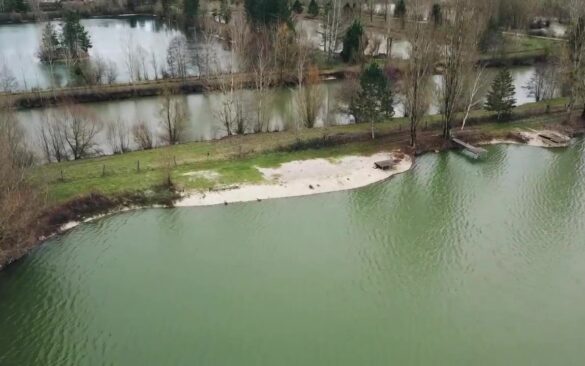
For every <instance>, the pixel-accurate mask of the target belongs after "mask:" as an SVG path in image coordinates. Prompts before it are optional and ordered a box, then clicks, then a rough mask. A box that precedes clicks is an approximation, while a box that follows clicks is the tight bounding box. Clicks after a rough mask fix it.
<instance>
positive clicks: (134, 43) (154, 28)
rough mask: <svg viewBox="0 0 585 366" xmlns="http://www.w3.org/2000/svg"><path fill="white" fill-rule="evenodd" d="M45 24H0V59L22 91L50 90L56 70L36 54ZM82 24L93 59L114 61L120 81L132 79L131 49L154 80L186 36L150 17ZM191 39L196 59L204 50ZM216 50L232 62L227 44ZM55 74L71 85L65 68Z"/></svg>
mask: <svg viewBox="0 0 585 366" xmlns="http://www.w3.org/2000/svg"><path fill="white" fill-rule="evenodd" d="M45 24H46V23H44V22H39V23H25V24H8V25H1V26H0V61H2V62H3V63H4V64H6V65H7V66H8V67H9V68H10V70H11V71H12V73H13V74H14V76H15V77H16V79H17V82H18V88H19V89H31V88H37V87H40V88H47V87H50V86H51V68H50V67H49V66H47V65H44V64H42V63H41V62H40V61H39V59H38V57H37V55H36V54H37V52H38V49H39V44H40V39H41V32H42V30H43V28H44V26H45ZM54 24H60V22H54ZM81 24H82V25H83V26H84V27H85V28H86V30H87V31H88V33H89V35H90V37H91V42H92V44H93V47H92V48H91V49H90V57H91V58H92V59H96V58H97V57H101V58H103V59H104V60H106V61H111V62H113V63H114V65H116V70H117V71H118V77H117V79H116V82H129V81H130V80H131V78H130V73H129V68H128V62H127V61H128V49H131V50H132V52H133V53H136V48H137V47H138V46H140V47H141V48H142V49H143V50H144V52H145V54H144V55H142V57H143V58H145V59H146V60H148V61H147V62H146V63H145V65H144V66H145V68H146V73H147V74H148V75H149V78H154V75H155V72H154V67H155V66H156V68H157V74H158V75H159V76H160V68H161V67H164V66H165V65H166V53H167V48H168V46H169V43H170V42H171V40H172V39H173V38H174V37H176V36H179V35H181V34H182V33H181V32H180V31H179V30H176V29H174V28H171V27H169V26H167V25H165V24H164V23H163V22H161V21H159V20H157V19H156V18H153V17H146V16H128V17H117V18H91V19H82V20H81ZM188 39H189V46H190V49H191V51H192V54H193V56H194V57H195V56H196V55H197V54H198V53H199V52H201V49H200V48H201V43H200V41H199V37H197V35H189V37H188ZM211 48H212V50H213V52H214V53H215V54H217V56H218V59H219V60H222V61H224V62H226V64H227V62H228V61H227V60H228V59H229V57H231V56H230V53H229V52H227V51H225V50H224V47H223V45H222V44H221V43H219V42H217V41H213V42H212V45H211ZM134 57H136V55H134ZM153 59H154V62H153ZM195 65H196V63H194V64H193V65H192V66H191V68H190V70H189V72H190V73H191V74H197V73H198V69H197V67H196V66H195ZM54 75H55V76H54V79H55V81H54V85H55V86H65V85H67V84H69V83H70V82H72V79H71V74H70V72H69V71H68V68H67V67H66V66H65V65H63V64H61V65H56V66H55V67H54Z"/></svg>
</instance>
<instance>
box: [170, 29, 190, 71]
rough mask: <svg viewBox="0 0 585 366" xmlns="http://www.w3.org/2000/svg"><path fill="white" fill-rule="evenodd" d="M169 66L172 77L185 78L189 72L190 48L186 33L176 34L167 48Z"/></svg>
mask: <svg viewBox="0 0 585 366" xmlns="http://www.w3.org/2000/svg"><path fill="white" fill-rule="evenodd" d="M167 67H168V72H169V74H170V75H171V77H174V78H181V79H184V78H186V77H187V74H188V67H189V48H188V45H187V38H185V36H184V35H179V36H175V37H174V38H173V39H172V40H171V42H170V43H169V47H168V49H167Z"/></svg>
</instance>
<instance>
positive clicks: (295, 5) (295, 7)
mask: <svg viewBox="0 0 585 366" xmlns="http://www.w3.org/2000/svg"><path fill="white" fill-rule="evenodd" d="M292 10H293V11H294V12H295V13H297V14H301V13H302V12H303V4H302V3H301V2H300V1H299V0H295V2H294V3H293V6H292Z"/></svg>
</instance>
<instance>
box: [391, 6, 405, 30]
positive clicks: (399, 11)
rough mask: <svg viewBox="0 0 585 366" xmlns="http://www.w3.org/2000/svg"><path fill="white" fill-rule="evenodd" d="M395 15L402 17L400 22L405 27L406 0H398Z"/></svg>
mask: <svg viewBox="0 0 585 366" xmlns="http://www.w3.org/2000/svg"><path fill="white" fill-rule="evenodd" d="M394 16H395V17H396V18H399V19H400V24H401V25H402V28H404V25H405V21H406V3H405V2H404V0H398V2H397V3H396V7H395V8H394Z"/></svg>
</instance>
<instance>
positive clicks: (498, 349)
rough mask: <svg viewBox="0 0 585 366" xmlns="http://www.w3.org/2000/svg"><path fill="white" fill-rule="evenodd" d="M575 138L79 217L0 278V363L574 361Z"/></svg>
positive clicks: (577, 332) (579, 202) (580, 214)
mask: <svg viewBox="0 0 585 366" xmlns="http://www.w3.org/2000/svg"><path fill="white" fill-rule="evenodd" d="M584 334H585V145H584V144H583V142H582V141H577V142H576V143H574V144H573V145H572V146H571V147H569V148H567V149H560V150H545V149H539V148H532V147H526V146H493V147H490V148H489V154H488V155H487V157H486V158H485V159H484V160H483V161H477V162H476V161H472V160H469V159H468V158H466V157H465V156H464V155H462V154H460V153H453V152H451V153H441V154H435V155H426V156H423V157H421V158H419V159H418V161H417V162H416V165H415V167H414V169H413V170H412V171H410V172H407V173H405V174H403V175H400V176H397V177H395V178H394V179H392V180H390V181H387V182H383V183H379V184H375V185H373V186H370V187H367V188H364V189H359V190H355V191H349V192H338V193H332V194H324V195H318V196H312V197H304V198H291V199H281V200H272V201H263V202H254V203H245V204H233V205H229V206H218V207H207V208H182V209H151V210H143V211H137V212H131V213H125V214H120V215H115V216H112V217H109V218H105V219H102V220H98V221H95V222H92V223H88V224H83V225H81V226H79V227H77V228H75V229H74V230H72V231H70V232H69V233H67V234H65V235H63V236H60V237H58V238H55V239H53V240H50V241H49V242H47V243H46V245H44V246H42V247H41V248H39V249H38V250H36V251H34V252H33V253H32V254H31V255H30V256H28V257H27V258H25V259H24V260H23V261H21V262H20V263H18V264H16V265H14V266H12V267H9V268H8V269H7V270H6V271H4V272H1V273H0V365H18V366H20V365H553V364H555V365H582V364H583V362H584V360H585V347H584Z"/></svg>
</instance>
